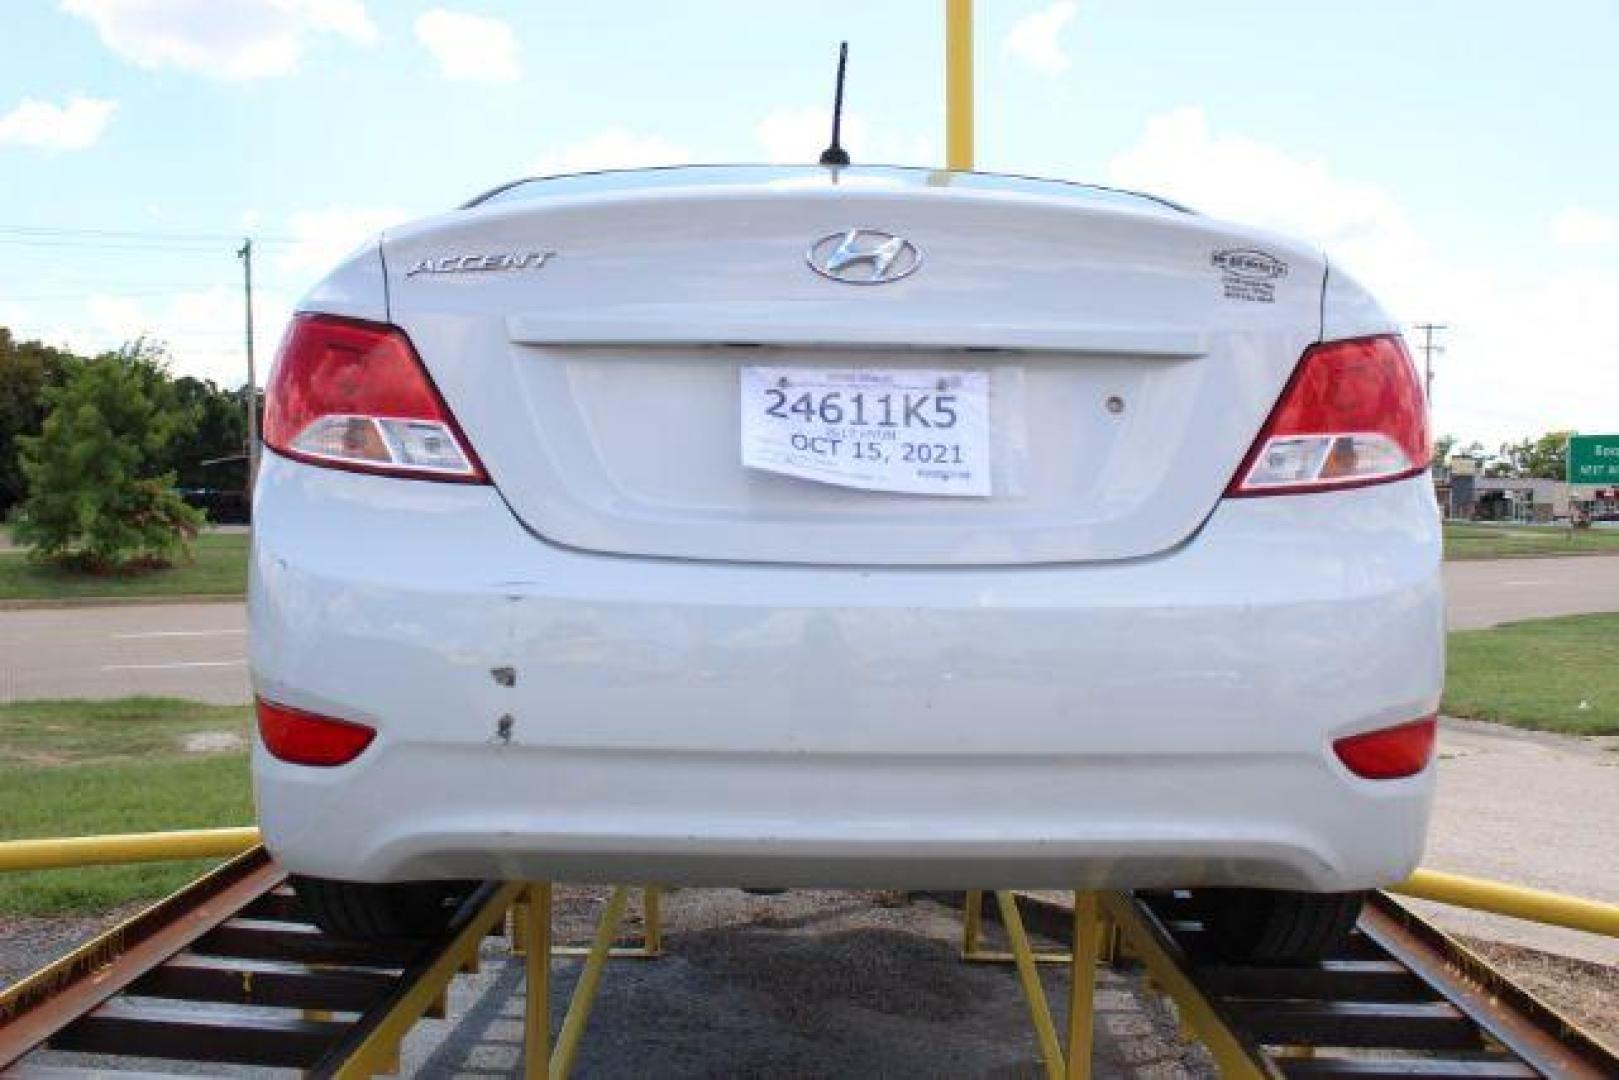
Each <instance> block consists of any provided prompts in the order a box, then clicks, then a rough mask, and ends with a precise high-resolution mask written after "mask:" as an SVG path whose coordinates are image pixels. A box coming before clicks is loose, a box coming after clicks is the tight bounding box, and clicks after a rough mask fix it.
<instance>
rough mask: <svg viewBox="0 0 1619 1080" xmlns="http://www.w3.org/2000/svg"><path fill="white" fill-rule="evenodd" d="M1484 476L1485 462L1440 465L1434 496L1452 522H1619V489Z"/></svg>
mask: <svg viewBox="0 0 1619 1080" xmlns="http://www.w3.org/2000/svg"><path fill="white" fill-rule="evenodd" d="M1482 473H1483V469H1482V468H1481V467H1480V462H1478V461H1477V460H1475V459H1474V458H1470V457H1463V456H1461V455H1459V454H1458V455H1456V456H1455V457H1452V458H1451V459H1450V460H1449V461H1446V462H1443V463H1440V462H1436V463H1435V464H1434V469H1433V482H1434V495H1435V496H1436V497H1437V498H1438V500H1439V506H1440V509H1441V510H1443V511H1444V514H1445V516H1446V517H1447V518H1459V519H1463V520H1467V521H1514V522H1520V523H1525V524H1532V523H1536V522H1553V521H1567V520H1568V519H1569V518H1570V517H1571V516H1572V515H1574V514H1575V513H1576V512H1578V514H1579V515H1581V516H1583V517H1585V518H1586V519H1588V520H1594V521H1612V520H1619V491H1616V490H1614V489H1611V488H1590V487H1586V486H1584V485H1581V486H1578V487H1572V488H1571V486H1570V485H1569V484H1567V483H1565V482H1563V481H1562V480H1541V479H1538V478H1529V479H1518V478H1516V477H1509V476H1484V475H1482Z"/></svg>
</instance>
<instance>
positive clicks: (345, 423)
mask: <svg viewBox="0 0 1619 1080" xmlns="http://www.w3.org/2000/svg"><path fill="white" fill-rule="evenodd" d="M264 442H265V445H267V446H269V447H270V448H271V449H272V450H274V451H276V452H277V453H279V454H284V455H286V456H287V457H291V458H297V459H298V460H300V461H307V462H309V463H310V464H313V465H328V466H332V467H334V468H339V469H356V470H359V471H362V472H376V473H385V474H387V475H389V476H410V477H417V478H421V479H428V480H449V481H455V482H459V483H471V484H482V483H487V482H488V478H487V477H486V476H485V475H484V471H483V466H482V465H480V464H479V462H478V458H477V456H476V455H475V454H473V452H472V448H471V447H470V446H469V445H468V444H467V440H466V437H465V436H464V435H462V434H461V429H460V428H459V427H457V426H456V423H455V418H454V417H453V416H451V415H450V410H449V407H448V406H446V405H445V404H444V399H443V398H441V397H440V396H439V393H438V389H437V388H436V387H434V386H433V380H432V379H430V378H429V377H428V375H427V369H426V368H425V367H423V366H422V361H421V358H420V357H419V356H417V355H416V350H415V349H413V348H412V347H411V344H410V339H409V338H407V337H405V334H404V331H402V330H400V329H399V328H398V327H394V326H385V325H382V324H378V323H368V322H359V321H357V320H354V319H339V318H336V317H334V316H330V315H300V316H298V317H297V318H295V319H293V320H292V325H291V326H289V327H288V328H287V336H286V338H285V339H284V340H283V341H282V342H281V352H280V353H279V355H277V357H276V362H275V370H274V371H273V372H272V373H271V375H270V384H269V386H267V387H266V388H265V394H264Z"/></svg>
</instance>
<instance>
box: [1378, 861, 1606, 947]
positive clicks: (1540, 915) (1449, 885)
mask: <svg viewBox="0 0 1619 1080" xmlns="http://www.w3.org/2000/svg"><path fill="white" fill-rule="evenodd" d="M1388 891H1389V892H1393V893H1399V894H1401V895H1402V896H1415V897H1418V898H1419V899H1422V900H1436V901H1438V902H1439V903H1441V904H1453V905H1455V906H1456V907H1465V908H1473V909H1474V910H1476V911H1490V912H1494V913H1495V914H1497V915H1510V916H1512V917H1513V918H1515V919H1527V920H1529V921H1530V922H1537V923H1546V924H1547V925H1550V926H1566V927H1568V928H1569V929H1570V930H1584V931H1586V932H1587V933H1591V934H1605V935H1606V936H1608V937H1619V904H1605V903H1602V902H1601V901H1599V900H1586V899H1583V898H1581V897H1578V896H1567V895H1565V894H1563V893H1553V892H1542V891H1541V890H1539V889H1527V888H1524V887H1523V886H1522V885H1508V884H1506V883H1505V882H1500V881H1486V880H1485V879H1483V878H1474V877H1465V876H1463V875H1461V874H1447V873H1444V872H1443V871H1439V870H1418V871H1416V872H1415V873H1413V874H1412V875H1411V876H1410V877H1409V878H1407V879H1406V880H1404V881H1402V882H1401V883H1400V884H1398V885H1394V886H1392V887H1390V888H1389V890H1388Z"/></svg>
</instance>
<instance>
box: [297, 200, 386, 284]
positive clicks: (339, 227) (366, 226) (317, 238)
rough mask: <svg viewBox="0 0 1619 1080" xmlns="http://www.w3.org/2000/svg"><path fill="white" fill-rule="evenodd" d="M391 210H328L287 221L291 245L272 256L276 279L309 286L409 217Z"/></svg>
mask: <svg viewBox="0 0 1619 1080" xmlns="http://www.w3.org/2000/svg"><path fill="white" fill-rule="evenodd" d="M413 216H414V215H412V214H411V213H410V212H409V211H406V210H401V209H399V208H398V207H392V206H359V207H356V206H328V207H324V208H322V209H319V210H305V211H301V212H299V213H296V214H293V215H292V218H291V224H292V236H293V243H292V244H291V245H290V246H289V247H287V248H285V249H284V250H280V251H277V252H275V253H274V255H273V257H272V259H271V262H272V265H273V267H274V269H275V271H276V274H277V276H278V277H280V278H282V279H283V280H287V281H289V282H296V283H300V284H307V285H313V284H314V283H315V282H316V281H318V280H320V279H321V278H322V277H324V276H325V275H326V274H327V273H329V272H330V271H331V270H332V269H333V268H334V267H336V266H337V264H338V263H339V262H340V261H342V259H343V258H344V257H345V256H347V255H348V254H349V253H350V252H352V251H353V250H354V249H355V248H357V247H359V246H360V245H361V244H363V243H365V242H366V241H367V240H369V239H371V238H372V237H373V236H375V235H377V233H379V232H381V231H382V230H384V229H386V228H388V227H390V226H393V225H397V224H399V223H400V222H402V221H407V220H409V219H410V218H411V217H413Z"/></svg>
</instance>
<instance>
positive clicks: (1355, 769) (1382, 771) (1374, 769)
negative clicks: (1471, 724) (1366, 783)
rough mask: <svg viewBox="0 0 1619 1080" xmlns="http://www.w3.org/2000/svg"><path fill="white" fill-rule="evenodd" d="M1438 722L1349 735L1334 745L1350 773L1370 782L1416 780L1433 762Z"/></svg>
mask: <svg viewBox="0 0 1619 1080" xmlns="http://www.w3.org/2000/svg"><path fill="white" fill-rule="evenodd" d="M1437 728H1438V723H1437V721H1436V720H1435V719H1434V718H1433V717H1431V716H1428V717H1424V718H1423V719H1421V720H1413V721H1411V722H1410V723H1409V724H1399V725H1397V726H1395V727H1391V728H1382V729H1381V730H1378V731H1368V732H1365V733H1364V734H1361V735H1348V736H1345V737H1344V738H1342V739H1339V740H1337V741H1336V742H1334V743H1333V744H1332V749H1333V751H1334V752H1335V753H1336V754H1337V755H1338V760H1339V761H1342V762H1343V763H1344V764H1345V765H1347V766H1348V767H1349V771H1350V772H1352V773H1354V774H1355V775H1356V776H1361V777H1365V778H1366V779H1367V780H1397V779H1399V778H1400V777H1402V776H1415V775H1416V774H1417V773H1419V772H1421V771H1422V770H1423V769H1426V768H1427V767H1428V762H1429V761H1431V760H1433V744H1434V735H1435V733H1436V730H1437Z"/></svg>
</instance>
